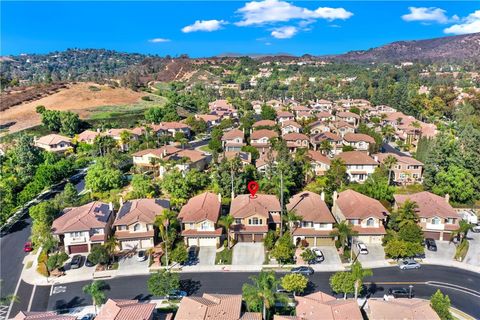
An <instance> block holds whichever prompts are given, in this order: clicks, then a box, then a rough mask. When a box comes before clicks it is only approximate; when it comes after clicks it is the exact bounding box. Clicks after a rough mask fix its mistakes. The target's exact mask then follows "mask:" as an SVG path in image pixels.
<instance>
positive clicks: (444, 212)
mask: <svg viewBox="0 0 480 320" xmlns="http://www.w3.org/2000/svg"><path fill="white" fill-rule="evenodd" d="M393 197H394V198H395V204H394V209H395V210H397V209H398V208H399V207H400V206H401V205H402V204H403V203H404V202H405V201H407V200H410V201H413V202H415V203H416V204H417V209H416V212H417V214H418V217H419V218H420V222H419V224H420V226H421V227H422V230H423V235H424V236H425V238H433V239H435V240H445V241H449V240H451V236H452V231H455V230H457V229H458V227H459V221H460V219H461V217H460V215H459V214H458V213H457V212H456V211H455V210H454V209H453V208H452V206H451V205H450V203H449V196H448V194H447V195H445V197H440V196H437V195H436V194H433V193H431V192H428V191H422V192H418V193H414V194H396V195H394V196H393Z"/></svg>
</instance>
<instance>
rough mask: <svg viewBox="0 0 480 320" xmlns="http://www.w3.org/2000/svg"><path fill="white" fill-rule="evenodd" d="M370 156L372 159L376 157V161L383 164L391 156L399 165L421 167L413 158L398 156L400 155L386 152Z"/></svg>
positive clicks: (420, 163) (421, 164)
mask: <svg viewBox="0 0 480 320" xmlns="http://www.w3.org/2000/svg"><path fill="white" fill-rule="evenodd" d="M372 156H373V157H374V158H375V157H376V158H377V159H378V161H380V162H381V163H383V162H384V161H385V159H386V158H387V157H388V156H392V157H394V158H395V159H397V162H399V163H406V164H410V165H415V166H423V163H422V162H420V161H418V160H417V159H415V158H412V157H408V156H400V155H398V154H395V153H389V152H387V153H376V154H373V155H372Z"/></svg>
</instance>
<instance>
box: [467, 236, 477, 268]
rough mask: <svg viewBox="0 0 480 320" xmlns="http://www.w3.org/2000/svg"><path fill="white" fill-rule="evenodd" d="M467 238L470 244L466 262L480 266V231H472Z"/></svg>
mask: <svg viewBox="0 0 480 320" xmlns="http://www.w3.org/2000/svg"><path fill="white" fill-rule="evenodd" d="M467 238H468V242H469V243H470V246H469V247H468V252H467V256H466V257H465V263H468V264H472V265H474V266H480V233H475V232H471V231H470V232H469V233H468V235H467Z"/></svg>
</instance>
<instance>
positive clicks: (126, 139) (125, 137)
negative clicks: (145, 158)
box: [120, 130, 132, 151]
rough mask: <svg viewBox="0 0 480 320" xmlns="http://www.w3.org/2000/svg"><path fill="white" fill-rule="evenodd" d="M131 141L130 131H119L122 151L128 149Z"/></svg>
mask: <svg viewBox="0 0 480 320" xmlns="http://www.w3.org/2000/svg"><path fill="white" fill-rule="evenodd" d="M131 141H132V133H131V132H130V131H127V130H123V131H122V132H120V148H122V151H125V150H128V148H129V144H130V142H131Z"/></svg>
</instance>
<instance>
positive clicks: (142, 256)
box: [137, 250, 147, 262]
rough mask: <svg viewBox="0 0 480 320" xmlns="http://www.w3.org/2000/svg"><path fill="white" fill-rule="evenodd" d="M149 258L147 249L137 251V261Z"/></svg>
mask: <svg viewBox="0 0 480 320" xmlns="http://www.w3.org/2000/svg"><path fill="white" fill-rule="evenodd" d="M145 260H147V252H146V251H145V250H140V251H138V252H137V261H140V262H141V261H145Z"/></svg>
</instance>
